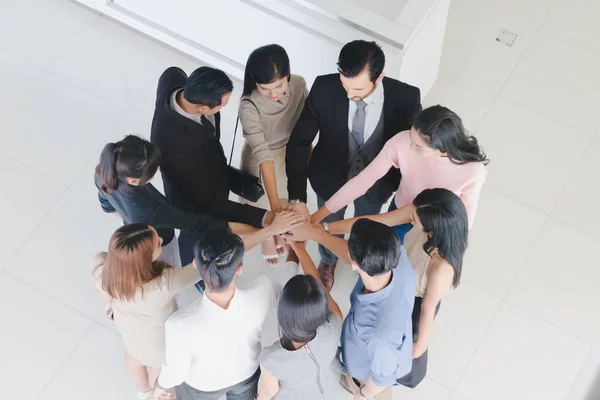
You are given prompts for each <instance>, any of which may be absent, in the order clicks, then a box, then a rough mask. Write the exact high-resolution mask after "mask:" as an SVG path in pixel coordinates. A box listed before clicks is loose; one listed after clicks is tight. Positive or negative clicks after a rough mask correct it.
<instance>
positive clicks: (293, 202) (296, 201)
mask: <svg viewBox="0 0 600 400" xmlns="http://www.w3.org/2000/svg"><path fill="white" fill-rule="evenodd" d="M299 203H302V202H301V201H300V200H298V199H294V200H290V205H291V206H295V205H296V204H299Z"/></svg>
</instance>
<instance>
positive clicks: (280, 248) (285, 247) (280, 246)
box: [275, 235, 290, 258]
mask: <svg viewBox="0 0 600 400" xmlns="http://www.w3.org/2000/svg"><path fill="white" fill-rule="evenodd" d="M275 247H276V248H277V254H278V255H280V256H281V257H284V258H287V256H288V253H289V252H290V245H289V244H287V243H286V242H285V240H284V239H283V238H282V237H281V236H279V235H277V236H275Z"/></svg>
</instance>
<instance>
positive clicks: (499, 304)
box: [452, 300, 504, 396]
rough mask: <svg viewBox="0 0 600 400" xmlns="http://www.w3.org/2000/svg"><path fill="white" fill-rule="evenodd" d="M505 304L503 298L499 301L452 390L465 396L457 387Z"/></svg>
mask: <svg viewBox="0 0 600 400" xmlns="http://www.w3.org/2000/svg"><path fill="white" fill-rule="evenodd" d="M503 304H504V300H501V301H499V302H498V305H497V306H496V310H495V311H494V312H493V313H492V314H493V315H492V318H490V321H489V322H488V324H487V327H486V328H485V332H484V333H483V335H481V338H480V339H479V340H478V341H477V344H476V346H475V348H474V349H473V351H472V352H471V355H470V356H469V360H468V361H467V363H466V365H465V367H464V369H463V370H462V372H461V374H460V376H459V377H458V379H457V380H456V385H454V387H453V388H452V390H453V391H454V392H456V393H458V394H460V395H461V396H464V395H463V394H462V393H461V392H459V391H458V390H457V389H458V387H459V386H460V383H461V381H462V380H463V378H464V376H465V374H466V373H467V371H468V369H469V367H470V366H471V363H472V362H473V358H475V355H476V354H477V352H478V351H479V347H480V346H481V344H482V343H483V341H484V340H485V338H486V337H487V335H488V333H489V332H490V329H491V327H492V324H493V323H494V321H495V320H496V318H497V317H498V314H499V313H500V309H501V308H502V305H503Z"/></svg>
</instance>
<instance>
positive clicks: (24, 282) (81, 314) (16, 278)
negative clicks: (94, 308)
mask: <svg viewBox="0 0 600 400" xmlns="http://www.w3.org/2000/svg"><path fill="white" fill-rule="evenodd" d="M0 273H4V274H6V275H8V276H10V277H11V278H12V279H15V280H17V281H19V282H20V283H21V284H23V285H26V286H28V287H29V288H31V289H33V290H35V291H36V292H38V293H40V294H42V295H43V296H44V297H47V298H48V299H50V300H52V301H54V302H56V303H57V304H60V305H61V306H63V307H66V308H67V309H69V311H72V312H74V313H76V314H78V315H79V316H80V317H83V318H85V319H86V320H88V321H90V322H96V321H95V320H94V319H92V318H90V317H88V316H87V315H85V314H83V313H82V312H81V311H78V310H76V309H75V308H73V307H72V306H70V305H69V304H67V303H65V302H63V301H62V300H59V299H57V298H56V297H54V296H52V295H50V294H48V293H46V292H44V291H43V290H42V289H40V288H38V287H37V286H34V285H32V284H30V283H28V282H26V281H25V280H23V279H21V278H20V277H18V276H17V275H15V274H13V273H11V272H8V271H0ZM90 276H91V274H90Z"/></svg>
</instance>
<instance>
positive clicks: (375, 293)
mask: <svg viewBox="0 0 600 400" xmlns="http://www.w3.org/2000/svg"><path fill="white" fill-rule="evenodd" d="M384 66H385V55H384V53H383V51H382V50H381V48H380V47H379V46H378V45H377V44H376V43H375V42H367V41H363V40H357V41H353V42H350V43H348V44H346V45H345V46H344V47H343V48H342V50H341V52H340V54H339V58H338V64H337V67H338V68H337V69H338V73H334V74H330V75H323V76H319V77H317V78H316V80H315V81H314V84H313V85H312V88H311V90H310V92H309V91H308V89H307V86H306V82H305V81H304V79H303V78H302V77H301V76H299V75H294V74H292V73H291V69H290V61H289V58H288V55H287V54H286V51H285V50H284V49H283V48H282V47H281V46H279V45H276V44H272V45H267V46H263V47H260V48H258V49H256V50H254V51H253V52H252V53H251V55H250V57H249V58H248V61H247V63H246V70H245V78H244V87H243V94H242V96H241V100H240V101H239V107H238V116H239V122H240V123H241V127H242V135H243V138H244V139H245V140H244V147H243V151H242V159H241V168H240V169H241V171H242V172H243V174H245V175H246V176H250V177H256V178H259V179H260V181H259V182H260V183H261V184H262V185H263V187H264V192H265V195H263V196H262V197H261V198H260V199H259V200H258V201H256V202H251V201H249V200H247V199H245V198H242V197H240V200H239V201H232V200H230V199H229V197H230V190H232V189H231V184H232V182H231V175H230V173H231V168H232V167H231V166H229V165H228V162H227V157H226V155H225V151H224V149H223V146H222V145H221V142H220V138H221V130H220V120H221V117H220V110H221V108H223V107H225V106H226V105H227V103H228V102H229V101H230V100H231V99H230V98H231V95H232V91H233V83H232V81H231V79H230V78H229V77H228V76H227V75H226V74H225V73H224V72H222V71H220V70H218V69H214V68H209V67H201V68H198V69H196V70H195V71H194V72H193V73H192V74H191V75H190V76H187V75H186V73H185V72H184V71H183V70H181V69H180V68H177V67H171V68H168V69H167V70H166V71H164V73H163V74H162V75H161V77H160V79H159V81H158V89H157V95H156V109H155V113H154V118H153V120H152V128H151V141H147V140H145V139H143V138H141V137H138V136H134V135H129V136H126V137H125V138H124V139H123V140H121V141H119V142H116V143H109V144H107V145H106V146H105V147H104V149H103V151H102V153H101V156H100V162H99V164H98V166H97V168H96V171H95V176H94V181H95V184H96V186H97V188H98V198H99V201H100V204H101V207H102V209H103V210H104V211H105V212H106V213H109V214H114V215H115V216H117V217H118V218H120V219H122V221H123V226H121V227H120V228H119V229H117V230H116V232H114V234H113V235H112V237H111V238H110V242H109V245H108V251H107V252H105V253H101V254H100V255H99V256H98V258H97V262H96V263H95V268H94V269H93V277H94V280H95V282H96V284H97V286H98V288H99V289H100V291H101V293H102V294H103V298H104V300H105V313H106V316H107V317H108V318H110V319H111V320H113V321H114V323H115V324H116V327H117V329H118V330H119V332H120V333H121V335H122V338H123V341H124V345H125V349H126V356H125V369H126V371H127V373H128V375H129V376H130V378H131V379H132V380H133V381H134V383H135V384H136V385H137V388H138V393H137V398H139V399H152V398H156V399H163V400H165V399H174V398H177V399H181V400H213V399H214V400H218V399H220V398H222V397H223V396H225V397H226V398H227V399H228V400H251V399H260V400H267V399H279V400H288V399H290V400H291V399H294V400H295V399H306V400H315V399H331V398H333V397H334V393H335V392H336V391H337V390H339V386H340V385H341V386H342V387H343V388H344V389H346V390H347V391H348V392H349V393H351V395H352V396H353V399H355V400H365V399H367V400H371V399H375V398H377V399H384V398H391V397H390V396H391V394H390V392H391V390H390V388H391V387H392V386H394V385H404V386H408V387H411V388H414V387H416V386H417V385H418V384H419V383H420V382H421V381H422V380H423V379H424V377H425V375H426V371H427V354H428V351H427V346H428V342H429V339H430V337H431V331H432V329H433V325H434V319H435V316H436V314H437V312H438V310H439V308H440V304H441V299H442V298H443V296H444V295H445V294H446V293H448V292H449V291H450V290H451V289H453V288H456V287H457V286H458V285H459V282H460V277H461V272H462V264H463V256H464V254H465V250H466V248H467V239H468V233H469V229H470V227H471V225H472V224H473V220H474V218H475V213H476V210H477V203H478V198H479V194H480V191H481V187H482V185H483V182H484V180H485V176H486V168H485V165H486V164H487V162H488V159H487V157H486V155H485V153H484V152H483V151H482V149H481V148H480V147H479V145H478V143H477V140H476V138H475V137H473V136H470V135H468V133H467V132H466V131H465V129H464V127H463V124H462V122H461V119H460V117H459V116H458V115H457V114H455V113H454V112H453V111H451V110H449V109H448V108H446V107H443V106H440V105H436V106H432V107H429V108H426V109H422V107H421V99H420V92H419V89H418V88H416V87H413V86H410V85H408V84H406V83H403V82H400V81H398V80H396V79H392V78H388V77H385V76H384V73H383V70H384ZM236 128H237V126H236ZM317 134H318V135H319V137H318V140H317V141H316V144H314V147H313V143H314V142H315V139H316V137H317ZM159 169H160V172H161V174H162V179H163V183H164V192H165V195H163V194H161V192H159V191H158V190H157V189H156V188H155V187H154V186H153V185H152V184H151V181H152V179H153V178H154V177H155V175H156V174H157V172H158V171H159ZM307 179H308V180H310V183H311V186H312V188H313V189H314V192H315V193H316V196H317V203H318V207H319V209H318V211H316V212H315V213H313V214H312V215H311V214H310V212H309V210H308V207H307V205H306V202H307ZM392 196H393V198H392ZM390 198H392V201H391V205H390V206H389V210H388V211H387V212H385V213H381V208H382V207H383V206H384V205H385V204H387V203H388V201H389V200H390ZM350 203H354V218H351V219H344V214H345V211H346V207H347V206H348V205H349V204H350ZM176 229H177V230H179V231H180V233H179V235H178V236H176V235H175V230H176ZM345 234H349V237H348V239H347V240H346V239H345V236H344V235H345ZM308 241H315V242H317V243H318V244H319V253H320V257H321V259H320V261H319V264H318V267H317V266H316V265H315V264H314V263H313V260H312V259H311V257H310V256H309V254H308V253H307V251H306V242H308ZM258 245H261V249H262V250H261V253H262V257H263V258H264V260H265V262H266V263H267V264H269V265H271V266H273V267H274V268H278V269H279V268H281V269H282V270H283V269H286V268H287V271H292V272H291V273H290V274H289V280H287V282H285V283H278V282H275V281H274V280H271V279H269V278H268V277H267V276H264V275H263V276H260V277H259V278H257V279H256V280H254V281H253V282H246V284H245V285H238V283H236V282H237V281H238V277H239V276H240V274H241V273H242V269H243V268H244V267H245V266H244V267H243V256H244V252H245V251H248V250H250V249H252V248H253V247H255V246H258ZM338 258H339V259H341V260H343V261H344V262H345V263H346V264H348V265H350V267H351V268H352V269H353V270H354V271H356V273H357V274H358V280H357V282H356V285H355V286H354V288H353V289H352V292H351V293H350V310H349V312H348V314H347V315H346V316H345V317H344V315H343V314H342V312H341V311H340V308H339V307H338V305H337V303H336V302H335V300H334V299H333V298H332V297H331V294H330V290H331V288H332V286H333V285H334V277H335V268H336V264H337V262H338ZM346 264H342V265H346ZM248 268H252V266H249V267H248ZM194 286H195V287H196V288H197V289H198V290H199V291H200V292H202V293H204V294H203V296H199V297H198V298H197V299H195V300H194V301H192V302H190V303H189V304H187V305H184V306H182V307H181V308H180V309H178V304H177V301H176V299H177V298H178V297H177V295H178V294H179V293H181V292H182V291H183V290H185V289H187V288H193V287H194ZM282 286H283V288H282ZM272 306H277V320H278V330H279V340H277V341H276V342H275V343H273V344H272V345H270V346H268V347H265V348H263V347H262V345H261V332H262V327H263V323H264V321H265V319H266V317H267V314H268V312H269V309H270V308H271V307H272ZM259 378H260V383H259Z"/></svg>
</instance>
